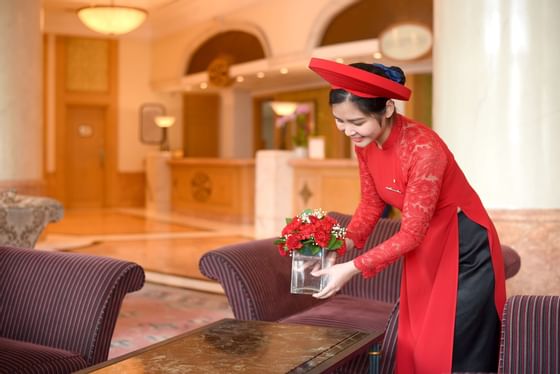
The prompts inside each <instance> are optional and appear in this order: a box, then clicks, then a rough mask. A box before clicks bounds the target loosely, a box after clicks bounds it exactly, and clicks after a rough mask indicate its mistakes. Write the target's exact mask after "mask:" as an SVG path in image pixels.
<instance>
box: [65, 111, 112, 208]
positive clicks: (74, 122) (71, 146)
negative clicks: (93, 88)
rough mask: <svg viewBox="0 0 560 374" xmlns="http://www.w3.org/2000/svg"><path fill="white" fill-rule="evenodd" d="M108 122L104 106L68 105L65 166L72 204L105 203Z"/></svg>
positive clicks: (70, 202)
mask: <svg viewBox="0 0 560 374" xmlns="http://www.w3.org/2000/svg"><path fill="white" fill-rule="evenodd" d="M105 123H106V108H105V107H99V106H68V107H67V110H66V145H67V146H66V150H67V152H66V161H65V163H66V165H65V170H66V172H67V173H66V187H67V188H66V191H67V195H66V203H67V205H68V207H69V208H101V207H103V206H104V203H105Z"/></svg>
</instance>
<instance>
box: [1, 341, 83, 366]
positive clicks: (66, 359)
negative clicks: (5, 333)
mask: <svg viewBox="0 0 560 374" xmlns="http://www.w3.org/2000/svg"><path fill="white" fill-rule="evenodd" d="M86 366H87V363H86V361H85V360H84V359H83V357H82V356H80V355H79V354H78V353H72V352H68V351H65V350H63V349H56V348H51V347H46V346H44V345H38V344H33V343H27V342H21V341H17V340H11V339H4V338H0V373H18V374H26V373H43V374H46V373H71V372H74V371H76V370H80V369H82V368H85V367H86Z"/></svg>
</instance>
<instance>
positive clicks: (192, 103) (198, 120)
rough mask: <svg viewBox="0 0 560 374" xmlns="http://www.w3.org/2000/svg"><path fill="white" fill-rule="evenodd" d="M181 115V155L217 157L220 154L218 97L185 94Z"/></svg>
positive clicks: (213, 95) (214, 95)
mask: <svg viewBox="0 0 560 374" xmlns="http://www.w3.org/2000/svg"><path fill="white" fill-rule="evenodd" d="M183 113H184V115H183V126H184V128H183V140H184V142H183V144H184V150H183V153H184V155H185V157H218V156H219V152H220V151H219V149H220V139H219V136H220V96H219V95H216V94H202V95H195V94H185V95H184V97H183Z"/></svg>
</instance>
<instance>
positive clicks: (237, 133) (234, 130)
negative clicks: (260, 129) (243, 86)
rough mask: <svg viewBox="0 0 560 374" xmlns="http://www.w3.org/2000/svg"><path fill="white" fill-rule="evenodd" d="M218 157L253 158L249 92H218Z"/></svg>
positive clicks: (232, 89) (233, 90) (251, 112)
mask: <svg viewBox="0 0 560 374" xmlns="http://www.w3.org/2000/svg"><path fill="white" fill-rule="evenodd" d="M220 99H221V104H220V106H221V108H220V109H221V113H222V116H221V118H220V157H223V158H253V131H254V130H253V119H252V116H253V105H252V98H251V95H250V93H249V92H247V91H244V90H239V89H234V88H227V89H222V90H220Z"/></svg>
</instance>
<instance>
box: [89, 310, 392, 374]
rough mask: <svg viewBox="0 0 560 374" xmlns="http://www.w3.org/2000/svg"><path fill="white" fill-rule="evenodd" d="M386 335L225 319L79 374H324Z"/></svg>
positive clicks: (364, 350)
mask: <svg viewBox="0 0 560 374" xmlns="http://www.w3.org/2000/svg"><path fill="white" fill-rule="evenodd" d="M382 333H383V332H382V331H380V332H379V333H366V332H361V331H354V330H346V329H338V328H331V327H318V326H308V325H296V324H287V323H275V322H263V321H240V320H235V319H222V320H220V321H217V322H214V323H212V324H210V325H207V326H204V327H202V328H199V329H197V330H193V331H190V332H187V333H184V334H182V335H179V336H176V337H173V338H171V339H168V340H165V341H162V342H160V343H157V344H154V345H152V346H149V347H146V348H143V349H140V350H138V351H135V352H131V353H129V354H126V355H123V356H121V357H117V358H115V359H113V360H110V361H107V362H103V363H101V364H98V365H95V366H92V367H89V368H87V369H84V370H82V371H80V372H79V373H92V372H93V373H97V374H110V373H119V374H121V373H150V374H157V373H212V374H214V373H228V374H229V373H259V374H262V373H267V374H268V373H323V372H325V371H330V369H334V368H336V367H338V366H340V365H341V364H343V363H344V362H345V361H346V360H348V359H350V358H351V357H353V356H355V355H356V354H358V353H363V352H366V351H367V350H368V348H369V347H370V346H371V344H372V343H373V342H374V341H375V340H376V339H378V338H379V337H380V335H381V334H382Z"/></svg>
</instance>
